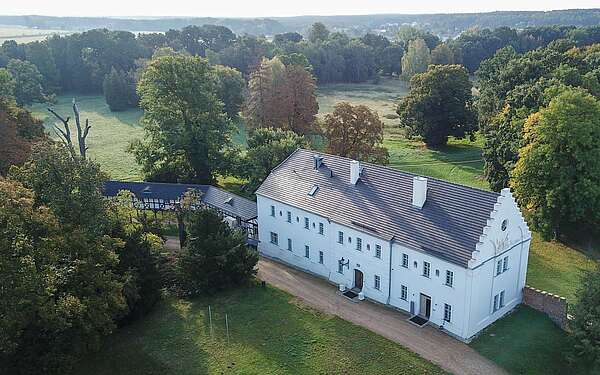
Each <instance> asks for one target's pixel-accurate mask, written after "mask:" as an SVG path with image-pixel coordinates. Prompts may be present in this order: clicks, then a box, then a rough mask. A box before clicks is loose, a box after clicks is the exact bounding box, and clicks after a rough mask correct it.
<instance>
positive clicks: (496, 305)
mask: <svg viewBox="0 0 600 375" xmlns="http://www.w3.org/2000/svg"><path fill="white" fill-rule="evenodd" d="M499 296H500V295H499V294H496V295H495V296H494V311H493V312H496V311H498V298H499Z"/></svg>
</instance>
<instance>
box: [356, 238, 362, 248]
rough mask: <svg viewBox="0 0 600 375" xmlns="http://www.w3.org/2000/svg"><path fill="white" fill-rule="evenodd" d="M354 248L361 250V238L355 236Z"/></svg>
mask: <svg viewBox="0 0 600 375" xmlns="http://www.w3.org/2000/svg"><path fill="white" fill-rule="evenodd" d="M356 250H358V251H362V238H360V237H356Z"/></svg>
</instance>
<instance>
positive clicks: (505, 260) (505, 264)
mask: <svg viewBox="0 0 600 375" xmlns="http://www.w3.org/2000/svg"><path fill="white" fill-rule="evenodd" d="M506 271H508V256H505V257H504V259H503V260H502V273H504V272H506Z"/></svg>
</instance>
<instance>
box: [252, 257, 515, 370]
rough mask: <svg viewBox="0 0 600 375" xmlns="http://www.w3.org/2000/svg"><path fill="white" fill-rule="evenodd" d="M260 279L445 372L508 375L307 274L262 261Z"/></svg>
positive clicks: (464, 348) (436, 334)
mask: <svg viewBox="0 0 600 375" xmlns="http://www.w3.org/2000/svg"><path fill="white" fill-rule="evenodd" d="M258 268H259V271H258V277H259V278H260V279H261V280H264V281H266V282H267V283H269V284H271V285H273V286H275V287H277V288H279V289H282V290H285V291H286V292H288V293H290V294H292V295H294V296H296V297H298V298H299V299H301V300H302V301H303V302H304V303H306V304H307V305H309V306H311V307H313V308H315V309H317V310H320V311H323V312H325V313H329V314H333V315H337V316H339V317H340V318H342V319H344V320H347V321H349V322H352V323H354V324H357V325H360V326H362V327H365V328H367V329H369V330H371V331H373V332H375V333H377V334H380V335H382V336H384V337H386V338H388V339H390V340H392V341H395V342H397V343H399V344H400V345H402V346H404V347H406V348H408V349H410V350H412V351H413V352H415V353H417V354H419V355H420V356H422V357H423V358H425V359H427V360H429V361H431V362H433V363H435V364H437V365H438V366H440V367H442V368H443V369H444V370H446V371H449V372H451V373H454V374H457V375H463V374H465V375H466V374H473V375H475V374H477V375H480V374H485V375H491V374H506V372H505V371H504V370H503V369H501V368H499V367H498V366H496V365H495V364H494V363H492V362H491V361H489V360H488V359H486V358H484V357H482V356H481V355H479V354H478V353H477V352H476V351H475V350H473V349H471V348H470V347H469V346H468V345H466V344H464V343H462V342H460V341H458V340H456V339H453V338H452V337H450V336H448V335H446V334H445V333H443V332H440V331H438V330H437V329H435V328H433V327H428V326H426V327H423V328H420V327H416V326H415V325H413V324H411V323H409V322H408V321H407V320H406V319H407V318H408V316H407V315H404V314H402V313H401V312H398V311H396V310H392V309H390V308H387V307H384V306H381V305H378V304H375V303H372V302H368V301H361V302H359V303H354V302H351V301H349V300H348V299H346V298H344V297H342V296H340V295H338V294H337V293H336V289H335V287H333V286H332V285H331V284H329V283H327V282H326V281H324V280H322V279H319V278H317V277H314V276H311V275H309V274H307V273H304V272H301V271H298V270H295V269H293V268H290V267H287V266H285V265H283V264H281V263H277V262H274V261H272V260H269V259H266V258H261V260H260V262H259V265H258Z"/></svg>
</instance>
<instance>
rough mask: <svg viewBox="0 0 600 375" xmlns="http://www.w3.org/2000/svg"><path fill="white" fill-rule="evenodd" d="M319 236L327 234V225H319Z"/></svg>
mask: <svg viewBox="0 0 600 375" xmlns="http://www.w3.org/2000/svg"><path fill="white" fill-rule="evenodd" d="M319 234H325V225H324V224H323V223H319Z"/></svg>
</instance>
